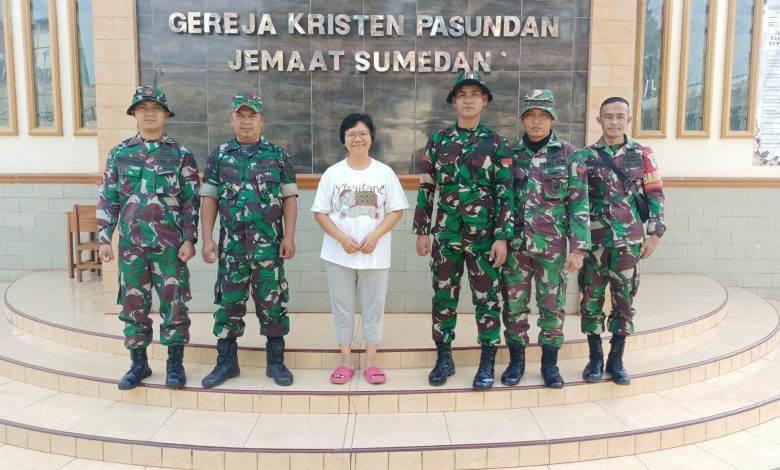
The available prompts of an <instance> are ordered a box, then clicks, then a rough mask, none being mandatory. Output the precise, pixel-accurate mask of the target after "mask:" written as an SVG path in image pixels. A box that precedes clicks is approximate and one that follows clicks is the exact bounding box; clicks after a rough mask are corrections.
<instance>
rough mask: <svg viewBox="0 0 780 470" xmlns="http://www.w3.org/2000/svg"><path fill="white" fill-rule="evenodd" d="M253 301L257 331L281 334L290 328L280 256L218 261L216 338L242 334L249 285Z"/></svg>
mask: <svg viewBox="0 0 780 470" xmlns="http://www.w3.org/2000/svg"><path fill="white" fill-rule="evenodd" d="M250 287H251V289H252V300H253V301H254V302H255V308H256V313H257V318H258V319H259V320H260V334H261V335H264V336H268V337H277V336H284V335H286V334H287V333H288V332H289V331H290V319H289V318H288V317H287V306H286V304H287V301H288V300H289V298H290V294H289V291H288V289H287V279H285V277H284V260H283V259H282V258H276V259H270V260H262V261H252V262H227V261H221V260H220V264H219V273H218V279H217V283H216V285H215V286H214V295H215V300H214V303H215V304H217V305H219V308H218V309H217V311H216V312H214V335H215V336H217V337H218V338H238V337H240V336H242V335H243V334H244V327H245V326H246V325H245V323H244V315H246V301H247V300H248V299H249V289H250Z"/></svg>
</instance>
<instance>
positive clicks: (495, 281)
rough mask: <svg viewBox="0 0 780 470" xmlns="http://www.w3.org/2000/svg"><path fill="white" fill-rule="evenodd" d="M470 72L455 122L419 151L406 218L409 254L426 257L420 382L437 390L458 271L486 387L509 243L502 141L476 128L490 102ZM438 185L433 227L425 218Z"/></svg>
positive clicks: (478, 380)
mask: <svg viewBox="0 0 780 470" xmlns="http://www.w3.org/2000/svg"><path fill="white" fill-rule="evenodd" d="M492 98H493V97H492V95H491V93H490V90H489V89H488V88H487V86H485V84H484V82H483V81H482V80H481V79H480V77H479V74H478V73H477V72H466V73H463V74H461V75H460V76H459V77H458V78H457V80H456V81H455V85H454V86H453V87H452V90H451V91H450V93H449V95H448V96H447V102H448V103H452V105H453V107H454V108H455V109H456V110H457V113H458V120H457V122H456V123H455V124H453V125H452V126H450V127H448V128H446V129H442V130H440V131H438V132H437V133H435V134H434V135H433V136H432V137H431V138H430V140H429V141H428V145H427V147H426V148H425V153H424V155H423V162H422V177H421V179H420V189H419V192H418V196H417V209H416V211H415V216H414V233H416V234H418V237H417V254H419V255H420V256H426V255H428V254H430V255H431V270H432V271H433V292H434V295H433V308H432V315H433V328H432V329H433V340H434V341H435V342H436V350H437V360H436V365H435V367H434V368H433V370H432V371H431V373H430V374H429V376H428V382H429V383H430V384H431V385H442V384H444V383H445V382H446V381H447V377H449V376H450V375H452V374H454V373H455V365H454V363H453V361H452V351H451V348H450V343H451V342H452V340H453V339H454V338H455V320H456V312H455V309H456V308H457V306H458V296H459V294H460V280H461V276H462V275H463V264H464V263H465V264H466V268H467V269H468V276H469V283H470V286H471V290H472V293H473V301H474V305H475V306H476V319H477V329H478V332H479V333H478V341H479V343H480V344H481V346H482V356H481V359H480V365H479V369H478V370H477V374H476V376H475V377H474V388H476V389H479V390H482V389H487V388H490V387H492V386H493V365H494V362H495V354H496V345H497V344H498V343H499V342H500V335H499V328H500V315H501V308H500V303H499V291H500V287H499V276H500V267H501V265H502V264H503V263H504V261H505V259H506V243H507V240H509V239H511V238H512V229H513V220H512V210H511V204H512V200H511V198H512V191H511V189H512V188H511V174H510V165H511V162H512V160H511V156H510V155H509V149H508V145H507V143H506V140H505V139H504V138H503V137H502V136H501V135H499V134H497V133H496V132H494V131H492V130H491V129H489V128H488V127H486V126H485V125H483V124H481V123H480V117H481V113H482V109H483V107H484V106H485V105H486V104H487V103H488V102H489V101H491V100H492ZM437 183H438V184H439V199H438V210H437V212H436V222H435V224H434V227H433V230H431V215H432V212H433V200H434V193H435V190H436V184H437ZM429 234H432V235H433V239H434V240H433V248H432V249H431V245H430V239H429Z"/></svg>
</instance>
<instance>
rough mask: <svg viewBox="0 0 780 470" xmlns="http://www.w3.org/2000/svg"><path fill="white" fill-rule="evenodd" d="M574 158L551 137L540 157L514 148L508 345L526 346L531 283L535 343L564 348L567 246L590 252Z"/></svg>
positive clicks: (583, 182)
mask: <svg viewBox="0 0 780 470" xmlns="http://www.w3.org/2000/svg"><path fill="white" fill-rule="evenodd" d="M576 152H577V149H576V148H575V147H574V146H573V145H571V144H569V143H568V142H566V141H563V140H560V139H559V138H558V136H557V135H556V134H555V132H552V134H551V136H550V138H549V141H548V142H547V144H546V145H545V146H544V147H542V148H541V149H540V150H539V151H538V152H534V151H533V150H531V149H530V148H528V147H527V146H526V144H525V143H524V142H523V140H520V141H518V142H517V143H516V144H515V146H514V148H513V160H514V161H513V170H512V173H513V177H514V194H515V199H514V206H515V230H514V233H515V236H514V239H513V240H512V243H511V245H510V249H509V254H508V256H507V262H506V265H505V266H504V271H503V281H504V282H503V294H504V310H503V319H504V326H505V328H506V329H505V330H504V335H505V336H506V340H507V342H512V341H514V342H520V343H522V344H528V328H529V324H528V313H529V312H530V310H529V308H528V303H529V300H530V295H531V278H532V277H533V278H535V279H536V283H535V284H536V303H537V305H538V307H539V320H538V322H537V325H538V326H539V327H540V329H541V331H540V332H539V343H540V344H542V345H545V344H547V345H553V346H555V347H556V348H560V347H561V345H562V343H563V321H564V314H565V313H564V310H563V306H564V303H565V299H566V275H565V273H564V272H563V271H564V266H565V263H566V256H567V254H568V250H567V241H568V248H569V249H570V250H587V249H588V248H589V247H590V233H589V230H588V193H587V178H586V170H585V167H584V165H583V163H582V161H581V160H580V159H579V158H576Z"/></svg>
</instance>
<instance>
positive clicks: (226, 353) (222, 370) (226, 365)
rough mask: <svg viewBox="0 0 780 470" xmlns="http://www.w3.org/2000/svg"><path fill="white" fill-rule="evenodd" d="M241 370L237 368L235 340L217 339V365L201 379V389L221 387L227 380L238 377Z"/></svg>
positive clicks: (236, 345)
mask: <svg viewBox="0 0 780 470" xmlns="http://www.w3.org/2000/svg"><path fill="white" fill-rule="evenodd" d="M240 373H241V369H240V368H239V367H238V343H236V339H235V338H227V339H223V338H219V339H218V340H217V365H216V366H214V370H212V371H211V372H210V373H209V375H207V376H205V377H203V382H201V383H202V385H203V388H213V387H216V386H217V385H222V384H223V383H224V382H225V381H226V380H227V379H232V378H233V377H238V374H240Z"/></svg>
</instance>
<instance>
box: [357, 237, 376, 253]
mask: <svg viewBox="0 0 780 470" xmlns="http://www.w3.org/2000/svg"><path fill="white" fill-rule="evenodd" d="M377 243H379V238H377V237H376V236H375V235H374V234H373V233H369V234H368V236H366V239H365V240H363V244H362V245H360V251H361V252H362V253H365V254H369V253H371V252H373V251H374V248H376V245H377Z"/></svg>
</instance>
